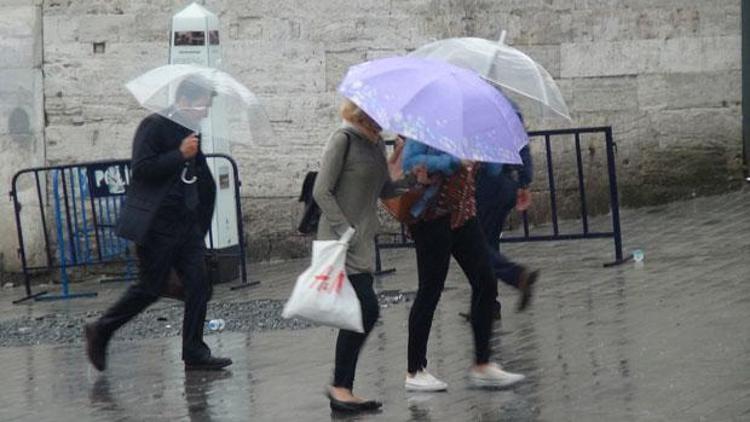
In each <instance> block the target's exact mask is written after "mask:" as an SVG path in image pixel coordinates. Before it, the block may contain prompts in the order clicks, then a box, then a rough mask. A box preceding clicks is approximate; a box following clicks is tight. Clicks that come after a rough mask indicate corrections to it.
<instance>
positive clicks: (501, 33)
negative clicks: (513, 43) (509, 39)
mask: <svg viewBox="0 0 750 422" xmlns="http://www.w3.org/2000/svg"><path fill="white" fill-rule="evenodd" d="M505 34H507V31H506V30H504V29H503V30H502V31H501V32H500V39H499V40H498V41H497V43H498V44H505Z"/></svg>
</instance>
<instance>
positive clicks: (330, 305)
mask: <svg viewBox="0 0 750 422" xmlns="http://www.w3.org/2000/svg"><path fill="white" fill-rule="evenodd" d="M353 235H354V229H352V228H349V229H348V230H347V231H346V233H344V235H343V236H341V239H339V240H316V241H314V242H313V249H312V264H311V265H310V267H308V268H307V269H306V270H305V272H303V273H302V274H300V276H299V277H297V283H296V284H295V285H294V290H293V291H292V295H291V296H290V297H289V300H288V301H287V302H286V305H284V311H283V312H282V313H281V316H283V317H284V318H303V319H306V320H309V321H312V322H315V323H318V324H321V325H328V326H331V327H336V328H342V329H345V330H350V331H356V332H358V333H363V332H364V328H363V326H362V309H361V307H360V304H359V299H358V298H357V293H356V292H355V291H354V288H353V287H352V285H351V283H350V282H349V278H348V277H347V276H346V250H347V249H348V248H349V240H351V238H352V236H353Z"/></svg>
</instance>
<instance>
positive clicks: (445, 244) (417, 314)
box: [408, 217, 497, 373]
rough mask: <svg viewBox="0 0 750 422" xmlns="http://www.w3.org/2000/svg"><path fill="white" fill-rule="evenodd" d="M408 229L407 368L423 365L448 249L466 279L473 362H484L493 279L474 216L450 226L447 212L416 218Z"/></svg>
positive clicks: (487, 354) (445, 272)
mask: <svg viewBox="0 0 750 422" xmlns="http://www.w3.org/2000/svg"><path fill="white" fill-rule="evenodd" d="M410 231H411V234H412V237H413V238H414V243H415V245H416V249H417V270H418V272H419V288H418V290H417V297H416V298H415V299H414V304H413V305H412V307H411V313H410V314H409V353H408V370H409V372H410V373H414V372H417V371H419V370H421V369H424V368H426V367H427V340H428V338H429V336H430V329H431V328H432V318H433V316H434V314H435V308H436V307H437V304H438V301H439V300H440V294H441V293H442V292H443V287H444V286H445V278H446V277H447V275H448V266H449V265H450V258H451V255H453V257H454V258H456V261H457V262H458V265H460V266H461V269H462V270H463V271H464V274H466V277H467V278H468V279H469V283H470V284H471V327H472V329H473V331H474V354H475V362H476V363H477V364H483V363H487V362H489V359H490V337H491V335H492V323H493V321H494V318H493V315H492V307H493V304H494V301H495V296H497V282H496V281H495V278H494V276H493V274H492V269H491V268H490V265H489V258H488V257H487V247H486V245H485V242H484V238H483V236H482V232H481V230H480V229H479V225H478V224H477V221H476V219H471V220H469V221H468V222H466V224H464V225H463V226H462V227H460V228H458V229H455V230H452V229H451V227H450V217H444V218H440V219H437V220H431V221H422V222H419V223H416V224H414V225H412V226H411V227H410Z"/></svg>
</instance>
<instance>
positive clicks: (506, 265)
mask: <svg viewBox="0 0 750 422" xmlns="http://www.w3.org/2000/svg"><path fill="white" fill-rule="evenodd" d="M476 189H477V192H476V200H477V219H478V220H479V225H480V227H481V229H482V232H483V233H484V238H485V241H486V242H487V250H488V254H489V257H490V265H491V266H492V270H493V272H494V274H495V277H496V278H499V279H500V280H502V281H503V282H504V283H505V284H508V285H510V286H513V287H518V278H519V276H520V275H521V271H522V270H523V267H521V266H520V265H518V264H516V263H514V262H513V261H510V260H509V259H508V258H506V257H505V256H504V255H503V254H502V253H500V235H501V234H502V232H503V226H504V225H505V219H506V218H507V217H508V214H510V211H511V210H513V208H514V207H515V205H516V196H517V192H516V191H517V190H518V182H516V181H515V180H513V178H512V177H510V175H508V174H506V173H504V172H501V173H500V174H498V175H497V176H494V175H491V174H490V173H489V172H486V171H482V170H480V173H479V174H478V175H477V187H476Z"/></svg>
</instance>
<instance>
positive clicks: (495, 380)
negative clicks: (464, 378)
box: [469, 363, 526, 388]
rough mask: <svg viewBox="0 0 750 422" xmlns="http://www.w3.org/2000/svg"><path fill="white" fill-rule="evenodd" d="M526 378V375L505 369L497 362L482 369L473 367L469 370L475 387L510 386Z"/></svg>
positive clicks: (470, 378)
mask: <svg viewBox="0 0 750 422" xmlns="http://www.w3.org/2000/svg"><path fill="white" fill-rule="evenodd" d="M524 379H526V376H525V375H522V374H514V373H512V372H507V371H503V370H502V369H501V368H500V367H499V366H498V365H497V364H495V363H491V364H489V365H487V366H485V367H484V368H482V370H477V369H476V368H471V369H470V370H469V380H470V381H471V383H472V384H473V385H474V386H475V387H482V388H502V387H509V386H511V385H513V384H515V383H517V382H520V381H523V380H524Z"/></svg>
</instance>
